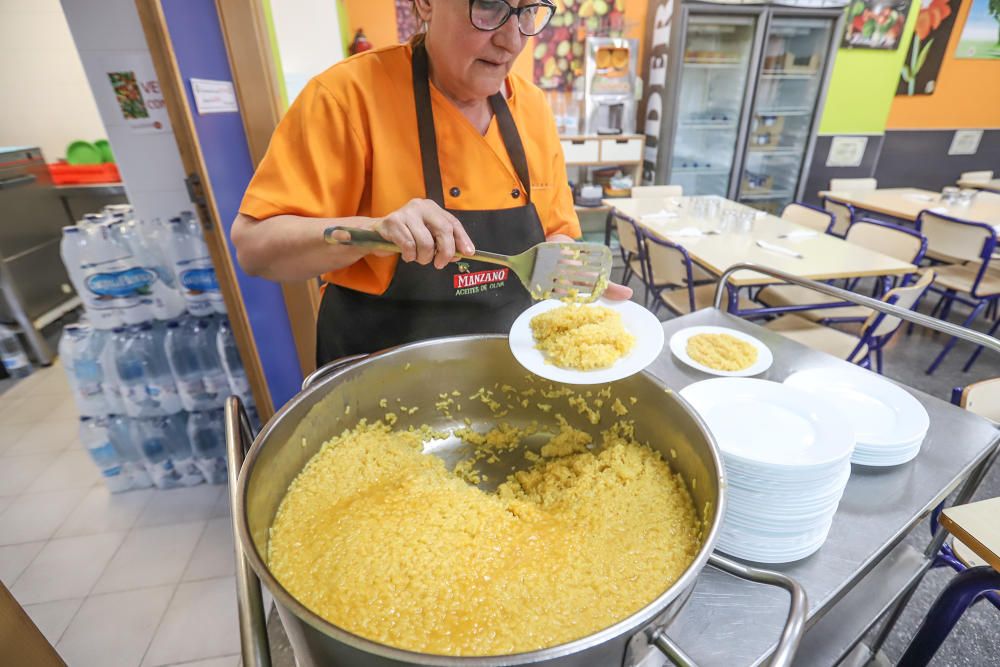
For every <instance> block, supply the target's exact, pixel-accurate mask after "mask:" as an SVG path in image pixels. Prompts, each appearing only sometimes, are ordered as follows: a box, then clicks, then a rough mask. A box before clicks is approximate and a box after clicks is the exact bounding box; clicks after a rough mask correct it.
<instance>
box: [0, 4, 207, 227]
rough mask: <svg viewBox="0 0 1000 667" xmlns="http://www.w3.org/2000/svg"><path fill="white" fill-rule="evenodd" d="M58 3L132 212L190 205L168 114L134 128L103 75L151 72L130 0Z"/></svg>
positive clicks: (166, 212) (152, 214) (164, 215)
mask: <svg viewBox="0 0 1000 667" xmlns="http://www.w3.org/2000/svg"><path fill="white" fill-rule="evenodd" d="M6 1H8V0H0V2H6ZM23 1H24V2H32V1H33V0H23ZM62 6H63V9H64V10H65V12H66V19H67V21H68V23H69V28H70V31H71V32H72V34H73V39H74V41H75V42H76V47H77V50H78V52H79V54H80V59H81V60H82V61H83V68H84V70H85V71H86V73H87V78H88V79H89V80H90V87H91V90H93V94H94V98H95V99H96V101H97V108H98V110H99V112H100V116H101V118H102V119H103V120H104V126H105V127H106V128H107V133H108V140H109V141H110V142H111V149H112V150H113V151H114V153H115V160H116V161H117V162H118V169H119V171H120V172H121V175H122V180H123V181H124V182H125V190H126V191H127V192H128V198H129V201H130V202H131V203H132V205H133V206H134V207H135V211H136V215H137V216H138V217H140V218H161V219H169V218H171V217H174V216H176V215H177V214H178V213H179V212H180V211H182V210H185V209H187V210H191V209H192V204H191V200H190V198H189V197H188V195H187V189H186V188H185V186H184V169H183V167H182V165H181V160H180V154H179V153H178V151H177V144H176V142H175V139H174V133H173V130H172V129H171V127H170V119H169V118H167V117H166V114H165V113H163V114H161V119H160V120H161V122H162V123H163V131H160V132H155V133H140V132H137V131H136V130H135V129H134V128H133V127H130V126H129V125H128V122H127V121H126V120H125V118H124V117H123V116H122V112H121V108H120V107H119V106H118V103H117V101H116V99H115V93H114V89H113V88H112V87H111V83H110V81H109V80H108V72H109V71H121V70H132V69H141V70H145V71H148V72H153V64H152V60H151V59H150V56H149V48H148V47H147V46H146V38H145V35H144V34H143V32H142V25H141V24H140V23H139V16H138V14H137V13H136V9H135V3H134V2H133V0H62ZM152 76H155V74H153V75H152Z"/></svg>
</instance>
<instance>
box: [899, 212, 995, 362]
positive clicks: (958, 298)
mask: <svg viewBox="0 0 1000 667" xmlns="http://www.w3.org/2000/svg"><path fill="white" fill-rule="evenodd" d="M917 231H919V232H920V233H922V234H923V235H924V236H925V237H927V254H928V255H929V254H931V253H934V254H936V255H937V256H942V257H949V258H952V259H953V261H954V262H956V263H954V264H948V265H944V266H935V267H934V271H935V272H936V273H937V276H938V277H937V280H936V281H935V286H934V287H932V288H931V291H933V292H936V293H938V294H940V295H941V298H940V299H939V300H938V302H937V304H935V306H934V308H933V310H932V311H931V316H932V317H938V318H939V319H942V320H946V319H948V315H949V314H950V313H951V307H952V306H953V305H954V304H955V303H956V302H957V303H961V304H965V305H967V306H969V307H970V308H972V312H971V313H969V315H968V317H966V318H965V321H964V322H963V323H962V326H964V327H968V326H970V325H971V324H972V323H973V322H974V321H975V320H976V318H977V317H979V315H980V314H981V313H982V312H983V310H985V309H986V308H987V307H988V306H990V305H992V304H993V303H994V302H995V301H996V300H997V299H998V298H1000V274H996V273H993V272H990V271H987V269H988V268H989V265H990V260H991V259H992V258H993V251H994V250H995V249H996V245H997V234H996V230H995V229H993V227H991V226H990V225H987V224H985V223H982V222H970V221H968V220H960V219H958V218H953V217H951V216H947V215H942V214H940V213H935V212H933V211H930V210H925V211H921V212H920V215H919V216H917ZM956 341H957V339H956V338H954V337H953V338H951V339H950V340H949V341H948V342H947V343H945V346H944V348H943V349H942V350H941V352H940V353H939V354H938V355H937V357H936V358H935V359H934V361H933V362H932V363H931V365H930V366H929V367H928V368H927V374H928V375H930V374H931V373H933V372H934V371H935V370H937V367H938V366H939V365H940V364H941V362H942V361H944V358H945V357H946V356H948V353H949V352H951V350H952V348H953V347H955V342H956ZM972 361H974V359H970V362H969V364H971V362H972ZM969 364H967V366H968V365H969Z"/></svg>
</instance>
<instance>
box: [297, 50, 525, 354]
mask: <svg viewBox="0 0 1000 667" xmlns="http://www.w3.org/2000/svg"><path fill="white" fill-rule="evenodd" d="M413 95H414V99H415V101H416V107H417V129H418V133H419V138H420V158H421V162H422V164H423V173H424V188H425V189H426V197H427V199H431V200H433V201H434V202H436V203H437V204H438V205H439V206H441V207H442V208H443V207H444V189H443V186H442V183H441V167H440V165H439V163H438V152H437V136H436V134H435V132H434V114H433V111H432V109H431V92H430V83H429V79H428V61H427V50H426V49H425V48H424V45H423V43H417V44H415V45H414V46H413ZM489 101H490V106H491V107H492V109H493V113H494V116H495V117H496V120H497V124H498V126H499V129H500V135H501V136H502V137H503V143H504V147H506V149H507V154H508V155H509V156H510V160H511V162H512V163H513V165H514V169H515V171H516V172H517V176H518V178H519V179H520V180H521V183H522V185H523V187H524V192H523V193H517V192H516V191H515V192H513V193H511V195H512V196H517V197H522V196H523V197H524V198H525V201H526V204H525V205H524V206H519V207H516V208H509V209H501V210H493V211H455V210H449V212H450V213H451V214H452V215H454V216H455V217H456V218H458V220H459V221H460V222H461V223H462V226H463V227H465V231H466V232H467V233H468V234H469V238H471V239H472V242H473V243H474V244H475V246H476V248H482V249H483V250H489V251H490V252H499V253H503V254H505V255H516V254H517V253H520V252H523V251H525V250H527V249H528V248H530V247H532V246H533V245H535V244H537V243H541V242H542V241H544V240H545V234H544V232H543V230H542V224H541V222H540V220H539V219H538V213H537V212H536V211H535V206H534V204H532V203H531V179H530V177H529V175H528V160H527V158H526V157H525V154H524V146H522V144H521V137H520V136H519V135H518V133H517V126H516V125H515V124H514V118H513V116H511V113H510V109H509V108H508V106H507V100H506V99H504V95H503V94H502V93H497V94H495V95H492V96H490V98H489ZM530 305H531V297H530V295H529V294H528V291H527V290H526V289H525V288H524V286H523V285H522V284H521V281H520V280H519V279H518V278H517V276H515V275H514V274H513V272H511V271H509V270H508V269H505V268H504V267H502V266H497V265H495V264H486V263H482V262H475V261H461V262H452V263H450V264H448V265H447V266H445V267H444V268H443V269H440V270H439V269H435V268H434V267H433V265H428V266H421V265H420V264H417V263H416V262H403V261H402V260H400V262H399V263H398V264H397V265H396V273H395V275H394V276H393V279H392V282H391V283H390V284H389V287H388V289H386V291H385V293H384V294H381V295H372V294H365V293H364V292H359V291H357V290H352V289H349V288H346V287H340V286H339V285H332V284H328V285H327V286H326V290H325V292H324V294H323V301H322V303H321V304H320V308H319V319H318V322H317V324H316V327H317V329H316V362H317V364H319V365H320V366H322V365H323V364H326V363H329V362H330V361H333V360H334V359H338V358H340V357H343V356H347V355H350V354H359V353H369V352H376V351H378V350H382V349H385V348H387V347H392V346H394V345H401V344H403V343H410V342H413V341H418V340H425V339H427V338H436V337H439V336H452V335H459V334H473V333H506V332H507V331H509V330H510V327H511V325H512V324H513V323H514V320H515V319H517V316H518V315H520V314H521V313H522V312H523V311H524V310H525V309H526V308H527V307H529V306H530Z"/></svg>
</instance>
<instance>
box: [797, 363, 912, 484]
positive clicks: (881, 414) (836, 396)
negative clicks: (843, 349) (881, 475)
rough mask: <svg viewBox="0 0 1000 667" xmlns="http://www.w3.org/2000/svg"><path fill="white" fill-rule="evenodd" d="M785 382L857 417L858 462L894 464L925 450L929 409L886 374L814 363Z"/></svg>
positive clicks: (854, 423)
mask: <svg viewBox="0 0 1000 667" xmlns="http://www.w3.org/2000/svg"><path fill="white" fill-rule="evenodd" d="M785 384H786V385H788V386H790V387H794V388H795V389H798V390H800V391H805V392H809V393H811V394H813V395H815V396H816V397H817V398H819V399H820V400H822V401H823V402H825V403H829V404H830V405H832V406H834V408H836V409H837V410H838V411H839V412H840V413H841V414H842V415H844V417H845V418H847V419H848V420H849V421H850V422H851V426H853V428H854V435H855V438H856V439H857V444H856V445H855V447H854V456H852V457H851V461H853V462H854V463H857V464H859V465H866V466H894V465H900V464H901V463H906V462H907V461H909V460H910V459H912V458H913V457H915V456H916V455H917V454H918V453H920V445H921V444H923V442H924V438H925V437H927V429H928V428H929V427H930V417H929V416H928V414H927V410H926V409H925V408H924V406H923V405H921V404H920V401H918V400H917V399H916V398H914V397H913V396H912V395H911V394H910V393H909V392H908V391H906V390H905V389H903V388H901V387H899V386H898V385H896V384H893V383H892V382H890V381H888V380H886V379H885V378H883V377H882V376H881V375H878V374H876V373H872V372H871V371H866V370H864V369H861V368H858V369H855V368H844V369H826V368H814V369H810V370H805V371H800V372H798V373H794V374H792V375H790V376H788V378H786V379H785Z"/></svg>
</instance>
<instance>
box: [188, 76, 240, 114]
mask: <svg viewBox="0 0 1000 667" xmlns="http://www.w3.org/2000/svg"><path fill="white" fill-rule="evenodd" d="M191 92H192V93H194V105H195V107H197V109H198V113H199V114H202V115H204V114H207V113H229V112H238V111H239V110H240V107H239V105H238V104H237V103H236V90H235V89H234V88H233V82H232V81H211V80H209V79H194V78H192V79H191Z"/></svg>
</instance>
